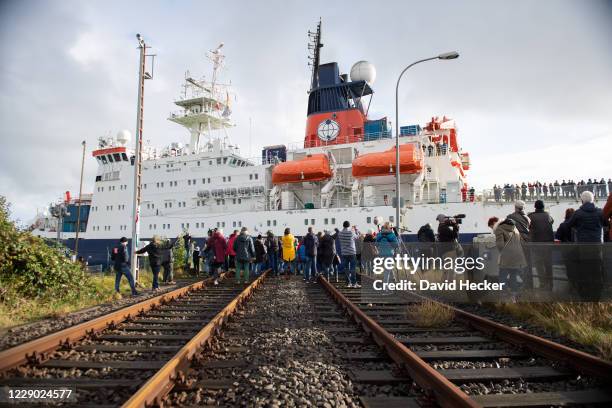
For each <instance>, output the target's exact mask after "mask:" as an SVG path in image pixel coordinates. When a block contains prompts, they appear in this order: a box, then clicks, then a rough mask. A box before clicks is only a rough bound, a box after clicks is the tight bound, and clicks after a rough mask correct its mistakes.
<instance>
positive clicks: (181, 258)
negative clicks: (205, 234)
mask: <svg viewBox="0 0 612 408" xmlns="http://www.w3.org/2000/svg"><path fill="white" fill-rule="evenodd" d="M185 254H186V252H185V240H184V239H183V235H182V234H181V235H179V236H178V237H177V239H176V242H175V243H174V248H172V255H173V256H174V262H173V264H172V266H173V268H174V269H175V270H176V269H183V268H184V267H185Z"/></svg>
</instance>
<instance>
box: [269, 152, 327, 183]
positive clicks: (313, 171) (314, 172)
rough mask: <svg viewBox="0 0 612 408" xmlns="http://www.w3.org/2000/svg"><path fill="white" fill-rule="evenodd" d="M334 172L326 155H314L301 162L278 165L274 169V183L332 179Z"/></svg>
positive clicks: (293, 161)
mask: <svg viewBox="0 0 612 408" xmlns="http://www.w3.org/2000/svg"><path fill="white" fill-rule="evenodd" d="M331 176H332V170H331V167H329V159H328V158H327V155H326V154H322V153H319V154H313V155H309V156H306V157H304V158H303V159H300V160H292V161H287V162H284V163H279V164H277V165H276V166H275V167H274V169H272V183H273V184H284V183H302V182H305V181H321V180H327V179H329V178H331Z"/></svg>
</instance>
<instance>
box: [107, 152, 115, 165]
mask: <svg viewBox="0 0 612 408" xmlns="http://www.w3.org/2000/svg"><path fill="white" fill-rule="evenodd" d="M107 158H108V161H109V162H111V163H114V162H115V161H114V160H113V156H111V155H110V154H109V155H108V156H107Z"/></svg>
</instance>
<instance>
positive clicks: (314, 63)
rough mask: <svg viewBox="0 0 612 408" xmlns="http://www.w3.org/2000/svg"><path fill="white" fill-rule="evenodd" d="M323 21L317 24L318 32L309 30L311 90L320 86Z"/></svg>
mask: <svg viewBox="0 0 612 408" xmlns="http://www.w3.org/2000/svg"><path fill="white" fill-rule="evenodd" d="M322 47H323V44H322V43H321V19H320V18H319V23H318V24H317V29H316V31H314V32H312V31H310V30H308V60H309V61H308V65H309V66H311V67H312V80H311V81H310V90H311V91H312V90H313V89H315V88H317V87H318V86H319V62H320V55H321V48H322Z"/></svg>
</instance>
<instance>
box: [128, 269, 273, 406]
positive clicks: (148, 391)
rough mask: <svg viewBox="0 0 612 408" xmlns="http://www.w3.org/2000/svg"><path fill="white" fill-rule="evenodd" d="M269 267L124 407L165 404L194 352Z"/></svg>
mask: <svg viewBox="0 0 612 408" xmlns="http://www.w3.org/2000/svg"><path fill="white" fill-rule="evenodd" d="M269 272H270V270H267V271H265V272H264V273H263V274H262V275H261V276H260V277H258V278H257V279H255V280H254V281H253V282H252V283H251V284H250V285H249V286H247V287H246V288H245V289H244V290H243V291H242V292H240V294H239V295H238V296H236V298H234V299H233V300H232V301H231V302H230V303H229V304H228V305H227V306H225V307H224V308H223V310H221V311H220V312H219V313H218V314H217V315H216V316H215V317H213V318H212V320H211V321H210V322H209V323H208V324H207V325H206V326H204V327H203V328H202V330H200V331H199V332H198V333H197V334H196V335H195V336H194V337H193V338H192V339H191V340H189V342H188V343H187V344H185V345H184V346H183V347H182V348H181V349H180V350H179V351H178V352H177V353H176V355H174V357H172V359H170V360H169V361H168V362H167V363H166V364H165V365H164V366H163V367H162V368H161V369H160V370H159V371H158V372H157V373H155V375H153V377H151V378H150V379H149V380H148V381H147V382H146V383H145V384H144V385H143V386H142V387H140V389H139V390H138V391H136V393H135V394H134V395H132V397H131V398H130V399H129V400H128V401H126V402H125V403H124V404H123V405H122V407H123V408H136V407H149V406H153V405H159V406H161V405H162V402H161V398H162V397H163V396H165V395H166V394H167V393H168V392H170V390H171V389H172V388H173V387H174V384H175V382H176V381H177V380H180V379H181V378H184V373H185V371H186V370H187V369H188V368H189V365H190V363H191V359H192V358H193V356H194V355H195V353H196V352H197V351H198V350H199V349H200V348H201V347H203V346H204V345H206V344H208V343H209V342H210V341H211V340H212V339H213V337H214V335H215V333H216V332H217V331H219V330H220V328H221V326H222V325H223V323H225V321H226V320H227V318H228V317H229V316H231V315H232V314H234V313H235V312H236V311H237V310H238V308H239V307H240V306H241V305H242V304H243V303H244V302H245V301H246V300H247V299H248V298H249V297H250V296H251V295H252V294H253V292H254V291H255V289H257V288H258V287H259V286H260V285H261V284H262V282H263V281H264V280H265V278H266V277H267V275H268V273H269Z"/></svg>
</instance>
